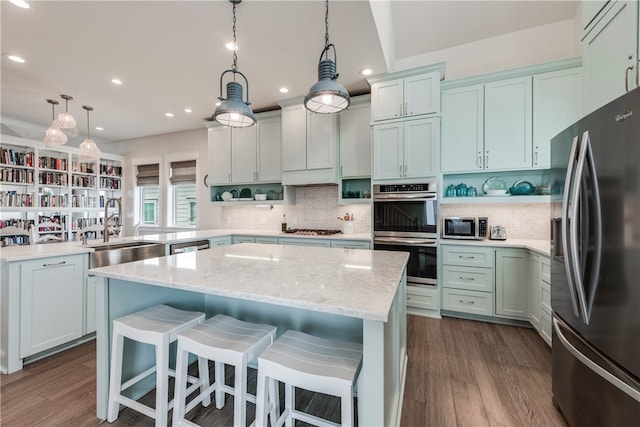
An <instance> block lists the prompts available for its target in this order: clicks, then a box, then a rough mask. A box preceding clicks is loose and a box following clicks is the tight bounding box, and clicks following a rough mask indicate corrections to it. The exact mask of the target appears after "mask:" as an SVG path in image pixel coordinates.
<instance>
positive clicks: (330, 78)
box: [304, 49, 351, 114]
mask: <svg viewBox="0 0 640 427" xmlns="http://www.w3.org/2000/svg"><path fill="white" fill-rule="evenodd" d="M325 50H326V49H325ZM323 53H324V52H323ZM337 77H338V76H337V74H336V64H335V62H333V61H332V60H330V59H328V58H325V59H323V60H321V61H320V63H319V64H318V82H317V83H316V84H314V85H313V86H311V89H309V94H308V95H307V96H305V98H304V106H305V107H306V108H307V110H309V111H313V112H314V113H322V114H331V113H338V112H340V111H342V110H344V109H345V108H347V107H348V106H349V104H350V103H351V99H350V98H349V92H347V90H346V89H345V88H344V86H342V85H341V84H340V83H338V82H337V81H336V79H337Z"/></svg>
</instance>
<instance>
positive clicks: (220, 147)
mask: <svg viewBox="0 0 640 427" xmlns="http://www.w3.org/2000/svg"><path fill="white" fill-rule="evenodd" d="M208 134H209V178H208V179H207V181H208V183H209V184H210V185H216V184H222V185H226V184H230V183H231V128H227V127H223V126H217V127H212V128H209V130H208Z"/></svg>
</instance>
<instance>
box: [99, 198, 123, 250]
mask: <svg viewBox="0 0 640 427" xmlns="http://www.w3.org/2000/svg"><path fill="white" fill-rule="evenodd" d="M111 202H116V203H117V205H118V213H117V214H111V215H109V212H108V209H109V204H110V203H111ZM114 216H115V217H116V223H115V227H116V228H114V232H115V231H116V230H118V232H119V230H120V227H122V223H121V222H120V221H121V220H122V198H121V197H111V198H109V199H107V201H106V202H105V204H104V231H103V233H102V235H103V241H104V242H105V243H106V242H108V241H109V220H110V219H111V218H113V217H114Z"/></svg>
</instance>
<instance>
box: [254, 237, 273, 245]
mask: <svg viewBox="0 0 640 427" xmlns="http://www.w3.org/2000/svg"><path fill="white" fill-rule="evenodd" d="M256 243H266V244H271V245H277V244H278V238H277V237H257V236H256Z"/></svg>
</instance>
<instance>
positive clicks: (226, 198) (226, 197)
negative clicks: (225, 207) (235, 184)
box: [222, 191, 232, 202]
mask: <svg viewBox="0 0 640 427" xmlns="http://www.w3.org/2000/svg"><path fill="white" fill-rule="evenodd" d="M231 198H232V196H231V193H229V192H228V191H225V192H224V193H222V200H224V201H225V202H228V201H229V200H231Z"/></svg>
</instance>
